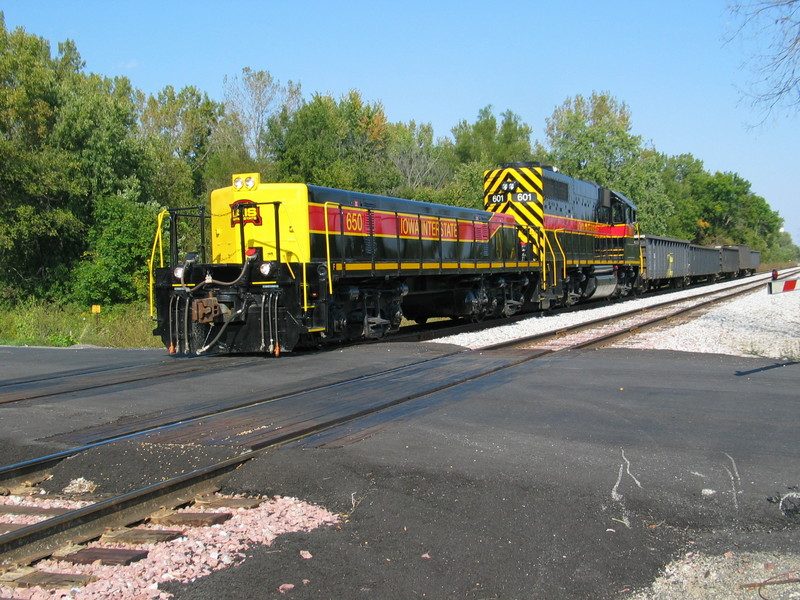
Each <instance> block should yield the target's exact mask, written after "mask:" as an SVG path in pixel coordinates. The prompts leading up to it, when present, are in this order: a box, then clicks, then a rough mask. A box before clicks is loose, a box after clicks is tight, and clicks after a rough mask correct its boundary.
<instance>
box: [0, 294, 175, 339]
mask: <svg viewBox="0 0 800 600" xmlns="http://www.w3.org/2000/svg"><path fill="white" fill-rule="evenodd" d="M0 310H2V313H3V315H4V318H3V319H2V320H0V344H4V345H12V346H58V347H67V346H72V345H74V344H90V345H93V346H104V347H111V348H145V347H158V346H160V345H161V342H160V341H159V340H158V338H156V337H154V336H153V327H154V324H153V322H152V321H151V320H150V316H149V314H148V311H147V307H146V306H145V305H143V304H130V305H119V306H109V307H105V306H104V307H102V308H101V312H100V313H99V314H93V313H92V312H91V311H90V310H88V307H83V306H77V305H72V304H64V305H62V304H43V303H40V302H36V301H33V300H28V301H25V302H21V303H19V304H13V305H12V304H3V305H2V306H0Z"/></svg>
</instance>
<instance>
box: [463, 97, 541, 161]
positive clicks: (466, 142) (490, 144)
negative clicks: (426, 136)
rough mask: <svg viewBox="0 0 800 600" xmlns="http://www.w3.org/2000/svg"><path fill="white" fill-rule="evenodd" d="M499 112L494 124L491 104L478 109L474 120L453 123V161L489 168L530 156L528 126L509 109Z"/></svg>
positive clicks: (526, 158) (525, 159)
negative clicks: (471, 121) (499, 118)
mask: <svg viewBox="0 0 800 600" xmlns="http://www.w3.org/2000/svg"><path fill="white" fill-rule="evenodd" d="M500 116H501V117H502V120H501V121H500V124H499V125H498V123H497V118H496V117H495V116H494V113H493V112H492V107H491V106H486V107H484V108H482V109H481V110H480V111H478V119H477V120H476V121H475V122H474V123H472V124H470V123H468V122H467V121H465V120H462V121H461V122H459V123H458V125H456V126H455V127H453V129H452V134H453V139H454V140H455V142H454V144H453V156H454V157H455V160H456V163H457V164H465V163H469V162H478V163H480V164H482V165H484V168H486V169H489V168H492V167H495V166H497V165H500V164H502V163H507V162H517V161H527V160H531V158H532V153H531V140H530V137H531V132H532V131H533V130H532V129H531V127H530V126H529V125H527V124H526V123H523V122H522V121H521V120H520V117H519V116H518V115H516V114H514V113H513V112H512V111H510V110H507V111H505V112H504V113H503V114H502V115H500Z"/></svg>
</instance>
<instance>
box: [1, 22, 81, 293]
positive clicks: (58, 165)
mask: <svg viewBox="0 0 800 600" xmlns="http://www.w3.org/2000/svg"><path fill="white" fill-rule="evenodd" d="M82 67H83V64H82V62H81V60H80V56H79V55H78V54H77V51H76V50H75V47H74V45H73V44H72V43H69V42H67V43H64V44H61V45H60V47H59V53H58V54H57V55H56V56H55V57H52V56H51V53H50V45H49V43H48V42H47V41H46V40H44V39H42V38H39V37H36V36H33V35H29V34H27V33H26V32H25V30H24V29H22V28H17V29H16V30H14V31H13V32H8V31H7V30H6V28H5V21H4V19H3V17H2V13H0V89H2V90H3V91H2V93H0V294H2V295H4V296H6V297H16V296H18V295H24V294H27V293H39V294H41V293H45V292H46V291H48V290H56V289H58V288H59V287H62V288H63V280H64V278H65V277H66V276H67V274H68V272H69V262H70V260H72V259H74V258H75V257H76V256H77V255H78V254H79V252H80V246H81V243H82V238H83V235H84V231H85V225H84V222H83V220H82V219H81V216H82V215H81V212H82V210H81V209H82V207H81V206H80V204H79V203H76V202H75V201H74V198H75V196H76V195H80V194H81V193H82V192H83V188H82V185H81V183H79V182H76V181H75V180H74V179H73V178H72V177H71V172H72V171H73V170H75V168H76V167H77V163H78V161H77V159H76V157H75V156H73V155H72V154H71V153H70V152H68V151H66V150H65V149H63V148H60V147H58V146H56V145H53V144H52V143H51V140H50V136H51V132H52V129H53V127H54V126H55V124H56V122H57V120H58V111H59V108H60V106H59V105H60V103H61V99H62V97H63V86H64V84H65V82H66V81H68V80H69V79H71V78H72V77H73V76H74V75H75V74H76V73H77V72H78V71H79V70H80V69H81V68H82ZM59 282H61V283H62V285H61V286H59Z"/></svg>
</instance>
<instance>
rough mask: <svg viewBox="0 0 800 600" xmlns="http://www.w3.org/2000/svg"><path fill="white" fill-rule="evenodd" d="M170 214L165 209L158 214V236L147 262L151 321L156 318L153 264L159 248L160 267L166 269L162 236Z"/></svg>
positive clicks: (154, 240)
mask: <svg viewBox="0 0 800 600" xmlns="http://www.w3.org/2000/svg"><path fill="white" fill-rule="evenodd" d="M168 214H169V211H168V210H167V209H164V210H162V211H161V212H160V213H158V220H157V225H156V235H155V237H154V238H153V247H152V249H151V250H150V260H149V261H147V275H148V281H149V283H150V285H149V286H148V290H147V295H148V301H149V303H150V318H151V319H152V318H153V317H155V316H156V305H155V300H154V295H155V286H156V278H155V273H154V272H153V263H154V262H155V260H156V247H158V254H159V261H158V266H159V268H163V267H164V241H163V236H162V228H163V224H164V217H165V216H167V215H168Z"/></svg>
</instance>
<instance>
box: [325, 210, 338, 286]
mask: <svg viewBox="0 0 800 600" xmlns="http://www.w3.org/2000/svg"><path fill="white" fill-rule="evenodd" d="M329 204H330V205H331V206H338V207H339V221H340V222H339V229H341V228H342V226H341V225H342V224H341V216H342V215H341V208H342V205H341V204H339V203H338V202H326V203H325V204H323V205H322V206H323V208H324V211H325V214H324V216H325V260H326V261H327V264H326V265H325V266H326V267H327V268H328V293H329V294H330V295H331V296H332V295H333V269H331V235H330V229H329V228H328V205H329Z"/></svg>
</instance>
